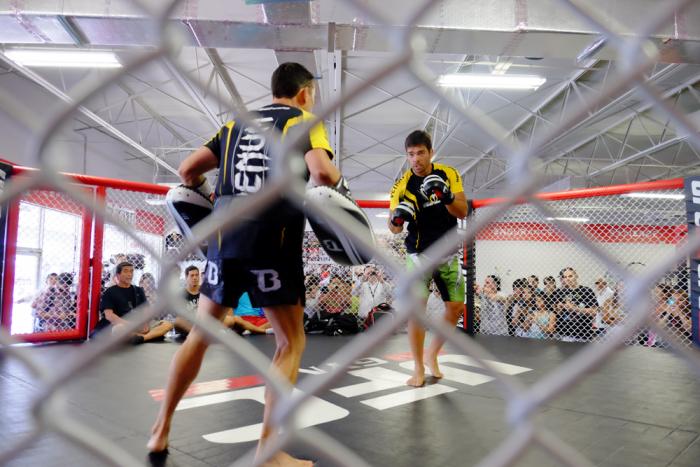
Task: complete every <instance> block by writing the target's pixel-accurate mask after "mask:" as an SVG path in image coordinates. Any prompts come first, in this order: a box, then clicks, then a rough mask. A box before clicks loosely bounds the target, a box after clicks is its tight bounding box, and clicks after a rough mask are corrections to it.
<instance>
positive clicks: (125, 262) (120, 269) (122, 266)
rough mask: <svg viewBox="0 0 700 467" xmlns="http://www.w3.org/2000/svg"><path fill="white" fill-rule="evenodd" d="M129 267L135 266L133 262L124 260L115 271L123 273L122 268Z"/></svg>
mask: <svg viewBox="0 0 700 467" xmlns="http://www.w3.org/2000/svg"><path fill="white" fill-rule="evenodd" d="M127 267H128V268H133V267H134V265H133V264H131V263H130V262H128V261H122V262H121V263H119V264H117V269H116V270H115V272H116V273H117V274H121V273H122V269H124V268H127Z"/></svg>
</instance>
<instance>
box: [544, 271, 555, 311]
mask: <svg viewBox="0 0 700 467" xmlns="http://www.w3.org/2000/svg"><path fill="white" fill-rule="evenodd" d="M542 284H544V289H542V298H543V299H544V306H546V307H547V309H548V310H549V311H552V312H553V311H554V304H555V301H556V293H557V280H556V279H555V278H554V277H552V276H547V277H545V278H544V279H543V280H542Z"/></svg>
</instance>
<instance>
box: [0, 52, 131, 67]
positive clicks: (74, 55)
mask: <svg viewBox="0 0 700 467" xmlns="http://www.w3.org/2000/svg"><path fill="white" fill-rule="evenodd" d="M5 55H6V56H7V57H8V58H9V59H10V60H12V61H14V62H16V63H19V64H20V65H24V66H30V67H59V68H120V67H121V66H122V64H121V63H119V60H117V56H116V55H115V54H114V52H106V51H95V50H48V49H24V50H20V49H14V50H8V51H6V52H5Z"/></svg>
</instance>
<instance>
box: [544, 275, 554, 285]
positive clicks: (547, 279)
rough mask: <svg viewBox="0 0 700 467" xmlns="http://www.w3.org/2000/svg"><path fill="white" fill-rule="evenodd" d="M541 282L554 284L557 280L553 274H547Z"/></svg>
mask: <svg viewBox="0 0 700 467" xmlns="http://www.w3.org/2000/svg"><path fill="white" fill-rule="evenodd" d="M542 282H543V283H544V284H546V283H548V282H549V283H552V284H556V283H557V280H556V279H555V278H554V276H547V277H545V278H544V279H542Z"/></svg>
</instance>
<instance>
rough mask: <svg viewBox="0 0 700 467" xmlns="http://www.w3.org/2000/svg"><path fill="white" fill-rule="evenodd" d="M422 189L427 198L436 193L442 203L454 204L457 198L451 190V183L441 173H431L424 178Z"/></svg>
mask: <svg viewBox="0 0 700 467" xmlns="http://www.w3.org/2000/svg"><path fill="white" fill-rule="evenodd" d="M420 191H421V192H422V193H423V194H424V195H425V197H426V198H430V195H431V194H434V195H435V196H436V197H437V199H439V200H440V201H441V202H442V204H452V202H453V201H454V200H455V195H454V193H452V191H451V190H450V187H449V185H448V184H447V182H445V180H443V179H442V177H440V176H439V175H436V174H430V175H428V176H427V177H425V179H424V180H423V183H422V184H421V186H420Z"/></svg>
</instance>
